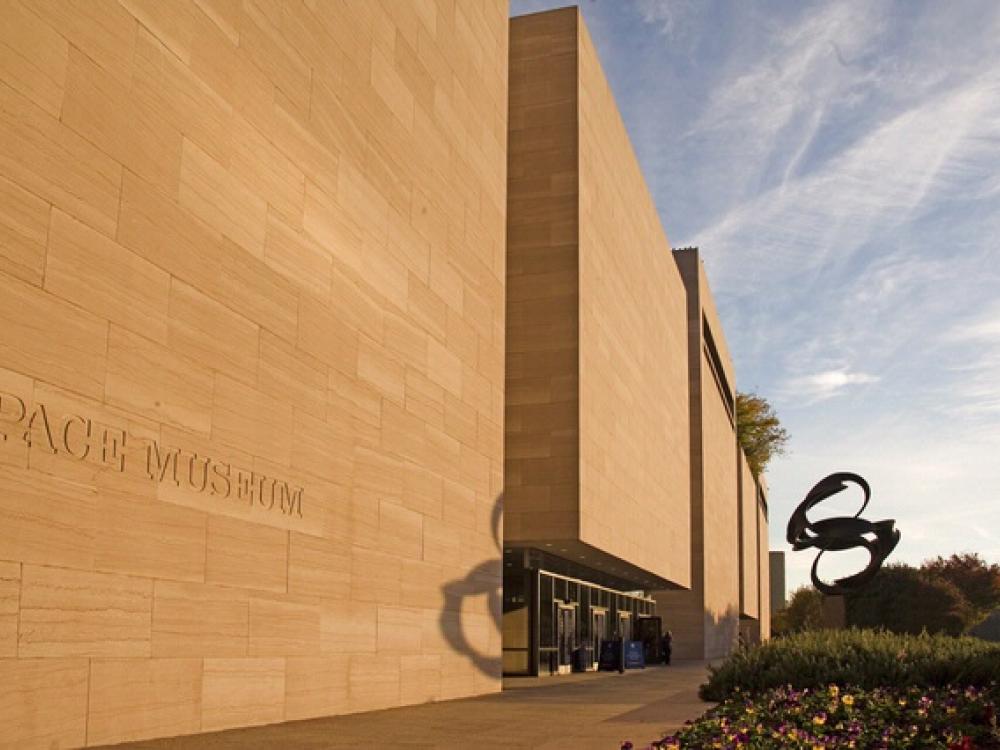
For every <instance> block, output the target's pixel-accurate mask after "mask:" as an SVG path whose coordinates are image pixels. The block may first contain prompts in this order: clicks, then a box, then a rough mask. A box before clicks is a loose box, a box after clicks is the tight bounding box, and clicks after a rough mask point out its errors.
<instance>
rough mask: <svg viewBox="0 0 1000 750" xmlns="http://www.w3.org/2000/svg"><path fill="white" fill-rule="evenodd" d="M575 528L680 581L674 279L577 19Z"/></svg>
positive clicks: (680, 338)
mask: <svg viewBox="0 0 1000 750" xmlns="http://www.w3.org/2000/svg"><path fill="white" fill-rule="evenodd" d="M579 50H580V54H579V90H580V95H579V96H580V102H579V129H580V136H579V137H580V217H581V220H580V260H579V273H580V282H579V283H580V476H581V486H580V538H581V539H582V540H583V541H584V542H586V543H588V544H590V545H593V546H594V547H597V548H599V549H602V550H605V551H606V552H608V553H610V554H612V555H615V556H616V557H620V558H622V559H626V560H629V561H631V562H632V563H633V564H635V565H637V566H639V567H641V568H643V569H645V570H650V571H652V572H654V573H656V574H657V575H659V576H662V577H663V578H666V579H668V580H670V581H673V582H674V583H676V584H678V585H682V586H687V585H689V583H690V579H691V573H690V487H689V483H688V481H687V479H688V476H689V472H690V456H689V440H688V430H689V421H688V419H689V416H688V393H687V357H686V353H687V335H686V326H687V318H686V313H685V310H686V302H685V296H684V284H683V282H682V280H681V278H680V273H679V272H678V270H677V266H676V264H675V263H674V261H673V258H672V257H671V251H670V245H669V243H668V242H667V237H666V235H665V234H664V232H663V228H662V226H661V224H660V219H659V215H658V213H657V211H656V207H655V206H654V204H653V201H652V198H651V196H650V194H649V190H648V188H647V187H646V183H645V180H644V178H643V176H642V171H641V170H640V168H639V164H638V161H637V160H636V158H635V154H634V153H633V150H632V145H631V142H630V141H629V138H628V134H627V133H626V131H625V126H624V124H623V122H622V120H621V116H620V115H619V113H618V108H617V107H616V106H615V100H614V96H613V95H612V92H611V89H610V87H609V86H608V82H607V80H606V79H605V77H604V72H603V71H602V69H601V63H600V60H599V58H598V56H597V51H596V50H595V49H594V46H593V42H592V41H591V39H590V35H589V33H588V32H587V28H586V26H585V25H584V24H583V23H581V24H580V25H579Z"/></svg>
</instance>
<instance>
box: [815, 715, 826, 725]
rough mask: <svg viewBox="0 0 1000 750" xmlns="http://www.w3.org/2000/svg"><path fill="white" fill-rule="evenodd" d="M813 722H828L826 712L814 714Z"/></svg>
mask: <svg viewBox="0 0 1000 750" xmlns="http://www.w3.org/2000/svg"><path fill="white" fill-rule="evenodd" d="M813 724H817V725H822V724H826V715H825V714H816V715H815V716H813Z"/></svg>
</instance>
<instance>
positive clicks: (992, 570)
mask: <svg viewBox="0 0 1000 750" xmlns="http://www.w3.org/2000/svg"><path fill="white" fill-rule="evenodd" d="M920 569H921V570H922V571H924V573H926V574H927V575H928V576H931V577H933V578H940V579H942V580H945V581H948V582H950V583H952V584H954V585H955V587H956V588H957V589H958V590H959V591H961V592H962V595H963V596H964V597H965V598H966V599H967V600H968V601H969V604H971V605H972V606H973V608H975V610H976V614H977V615H978V616H980V617H983V616H985V615H986V614H987V613H989V612H990V611H992V610H993V609H996V608H997V607H1000V565H997V564H996V563H993V564H990V563H987V562H986V561H985V560H984V559H983V558H981V557H980V556H979V555H978V554H976V553H974V552H972V553H970V552H964V553H962V554H954V555H952V556H951V557H948V558H944V557H940V556H939V557H936V558H935V559H933V560H927V561H925V562H924V564H923V565H921V566H920Z"/></svg>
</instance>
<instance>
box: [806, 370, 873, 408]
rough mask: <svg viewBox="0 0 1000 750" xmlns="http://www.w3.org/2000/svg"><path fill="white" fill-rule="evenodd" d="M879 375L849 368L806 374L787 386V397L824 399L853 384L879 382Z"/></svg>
mask: <svg viewBox="0 0 1000 750" xmlns="http://www.w3.org/2000/svg"><path fill="white" fill-rule="evenodd" d="M878 380H879V378H878V377H876V376H874V375H868V374H867V373H863V372H850V371H849V370H847V369H846V368H845V369H841V370H826V371H824V372H817V373H814V374H812V375H804V376H801V377H797V378H793V379H791V380H790V381H789V382H788V384H787V386H786V392H787V395H786V398H789V397H796V396H798V397H804V398H807V399H810V400H811V401H813V402H816V401H822V400H825V399H828V398H831V397H832V396H836V395H837V394H838V393H840V392H842V391H843V390H844V389H845V388H847V387H848V386H852V385H863V384H865V383H877V382H878Z"/></svg>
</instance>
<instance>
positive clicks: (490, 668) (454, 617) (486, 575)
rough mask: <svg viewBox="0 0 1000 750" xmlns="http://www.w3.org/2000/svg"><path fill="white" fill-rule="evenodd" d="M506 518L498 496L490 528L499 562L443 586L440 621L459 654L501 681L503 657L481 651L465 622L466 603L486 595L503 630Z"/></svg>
mask: <svg viewBox="0 0 1000 750" xmlns="http://www.w3.org/2000/svg"><path fill="white" fill-rule="evenodd" d="M502 519H503V495H498V496H497V498H496V500H495V501H494V503H493V511H492V515H491V518H490V525H491V529H492V532H493V542H494V544H495V545H496V549H497V557H496V559H495V560H486V561H484V562H481V563H479V565H477V566H476V567H474V568H473V569H472V570H470V571H469V572H468V574H467V575H466V576H465V578H460V579H457V580H454V581H450V582H448V583H446V584H445V585H444V586H442V587H441V591H442V592H443V593H444V607H443V608H442V610H441V616H440V618H439V620H438V622H439V624H440V627H441V633H442V635H443V636H444V639H445V641H447V643H448V645H449V646H451V648H452V649H453V650H454V652H455V653H458V654H461V655H463V656H465V657H467V658H468V659H469V660H470V661H471V662H472V664H473V666H475V667H476V669H478V670H479V671H480V672H481V673H483V674H484V675H486V676H488V677H492V678H494V679H499V677H500V674H501V671H502V667H503V662H502V660H501V659H500V657H499V656H494V655H492V654H490V653H488V652H484V651H482V650H480V649H479V648H478V647H477V646H475V645H473V642H472V641H471V640H470V639H469V637H468V636H467V635H466V628H465V624H464V623H463V621H462V604H463V602H464V601H465V599H466V598H468V597H479V596H485V597H486V601H487V609H488V612H489V617H490V620H491V625H492V627H493V628H494V630H495V631H496V632H499V631H500V626H501V621H502V619H501V618H502V608H503V604H502V602H503V567H502V566H503V562H502V555H501V554H500V550H501V539H500V522H501V520H502Z"/></svg>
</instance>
